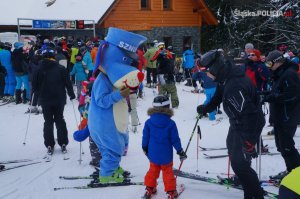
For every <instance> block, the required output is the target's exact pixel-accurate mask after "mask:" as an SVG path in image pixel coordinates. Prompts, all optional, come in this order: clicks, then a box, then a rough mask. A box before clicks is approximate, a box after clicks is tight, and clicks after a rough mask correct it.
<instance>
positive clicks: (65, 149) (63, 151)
mask: <svg viewBox="0 0 300 199" xmlns="http://www.w3.org/2000/svg"><path fill="white" fill-rule="evenodd" d="M61 152H62V153H67V152H68V151H67V148H66V145H65V144H63V145H61Z"/></svg>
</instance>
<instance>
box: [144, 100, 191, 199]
mask: <svg viewBox="0 0 300 199" xmlns="http://www.w3.org/2000/svg"><path fill="white" fill-rule="evenodd" d="M148 115H149V116H150V119H148V120H147V121H146V123H145V126H144V130H143V142H142V147H143V151H144V153H145V155H146V156H147V157H148V159H149V160H150V168H149V171H148V172H147V174H146V176H145V180H144V184H145V185H146V193H145V195H144V198H151V195H152V194H155V193H156V191H157V190H156V185H157V182H156V180H157V178H158V177H159V173H160V170H162V174H163V181H164V185H165V191H166V192H167V194H168V198H170V199H172V198H177V197H178V193H177V190H176V179H175V177H174V173H173V150H172V148H173V147H174V148H175V149H176V151H177V154H178V155H179V158H180V160H181V161H183V160H185V159H186V158H187V155H186V154H185V152H184V151H183V149H182V147H181V142H180V138H179V135H178V130H177V126H176V124H175V122H174V121H173V120H171V117H172V116H173V111H172V109H170V100H169V98H168V97H167V96H164V95H158V96H157V97H155V98H154V100H153V108H150V109H149V110H148Z"/></svg>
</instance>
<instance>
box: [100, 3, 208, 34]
mask: <svg viewBox="0 0 300 199" xmlns="http://www.w3.org/2000/svg"><path fill="white" fill-rule="evenodd" d="M150 1H151V9H150V10H141V7H140V0H119V2H118V3H117V4H116V5H115V7H114V9H113V10H112V11H111V12H110V13H109V14H108V16H107V17H106V18H105V20H104V23H103V24H102V25H101V26H102V27H104V28H108V27H111V26H113V27H118V28H122V29H125V30H151V29H152V28H154V27H182V26H183V27H187V26H201V22H202V18H201V15H200V14H199V13H198V12H193V9H195V8H197V4H196V3H195V2H194V1H193V0H171V2H172V10H170V11H165V10H163V5H162V1H163V0H150Z"/></svg>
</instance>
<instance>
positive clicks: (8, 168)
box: [0, 162, 41, 172]
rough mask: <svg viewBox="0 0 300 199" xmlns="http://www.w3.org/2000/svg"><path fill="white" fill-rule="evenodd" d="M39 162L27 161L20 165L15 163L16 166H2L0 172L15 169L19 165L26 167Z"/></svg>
mask: <svg viewBox="0 0 300 199" xmlns="http://www.w3.org/2000/svg"><path fill="white" fill-rule="evenodd" d="M39 163H41V162H31V163H27V164H21V165H17V166H12V167H7V168H4V169H3V170H0V172H3V171H7V170H12V169H16V168H20V167H26V166H29V165H33V164H39Z"/></svg>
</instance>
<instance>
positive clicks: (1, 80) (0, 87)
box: [0, 73, 5, 97]
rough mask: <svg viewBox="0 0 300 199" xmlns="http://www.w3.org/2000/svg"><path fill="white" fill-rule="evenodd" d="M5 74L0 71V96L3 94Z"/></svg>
mask: <svg viewBox="0 0 300 199" xmlns="http://www.w3.org/2000/svg"><path fill="white" fill-rule="evenodd" d="M4 87H5V74H3V73H0V97H2V96H4Z"/></svg>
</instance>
